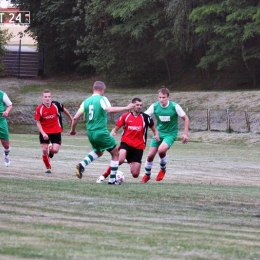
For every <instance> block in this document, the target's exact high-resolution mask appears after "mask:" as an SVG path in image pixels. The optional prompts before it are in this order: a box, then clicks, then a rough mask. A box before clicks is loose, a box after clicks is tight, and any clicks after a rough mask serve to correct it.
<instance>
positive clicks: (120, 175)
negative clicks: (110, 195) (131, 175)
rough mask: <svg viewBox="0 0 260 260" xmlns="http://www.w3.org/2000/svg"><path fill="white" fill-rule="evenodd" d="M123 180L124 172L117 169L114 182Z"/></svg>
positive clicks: (119, 182) (118, 182)
mask: <svg viewBox="0 0 260 260" xmlns="http://www.w3.org/2000/svg"><path fill="white" fill-rule="evenodd" d="M124 180H125V176H124V173H123V172H121V171H117V173H116V182H117V184H121V183H123V182H124Z"/></svg>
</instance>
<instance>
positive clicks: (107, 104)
mask: <svg viewBox="0 0 260 260" xmlns="http://www.w3.org/2000/svg"><path fill="white" fill-rule="evenodd" d="M100 105H101V107H102V108H103V109H104V110H105V109H106V108H107V107H111V104H110V102H109V100H108V99H107V98H106V97H102V98H101V99H100Z"/></svg>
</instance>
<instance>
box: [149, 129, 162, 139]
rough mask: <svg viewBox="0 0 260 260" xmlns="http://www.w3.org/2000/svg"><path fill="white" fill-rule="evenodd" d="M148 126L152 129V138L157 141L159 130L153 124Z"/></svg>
mask: <svg viewBox="0 0 260 260" xmlns="http://www.w3.org/2000/svg"><path fill="white" fill-rule="evenodd" d="M150 128H151V130H152V131H153V136H154V139H155V140H156V141H159V140H160V136H159V132H158V130H157V129H156V127H155V126H154V125H153V126H151V127H150Z"/></svg>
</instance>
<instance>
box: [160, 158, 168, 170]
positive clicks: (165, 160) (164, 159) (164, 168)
mask: <svg viewBox="0 0 260 260" xmlns="http://www.w3.org/2000/svg"><path fill="white" fill-rule="evenodd" d="M166 164H167V157H166V156H165V157H164V158H160V167H161V170H166Z"/></svg>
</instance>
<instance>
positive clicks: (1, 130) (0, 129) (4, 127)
mask: <svg viewBox="0 0 260 260" xmlns="http://www.w3.org/2000/svg"><path fill="white" fill-rule="evenodd" d="M0 139H1V140H5V141H9V131H8V124H7V121H6V119H5V118H1V119H0Z"/></svg>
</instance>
